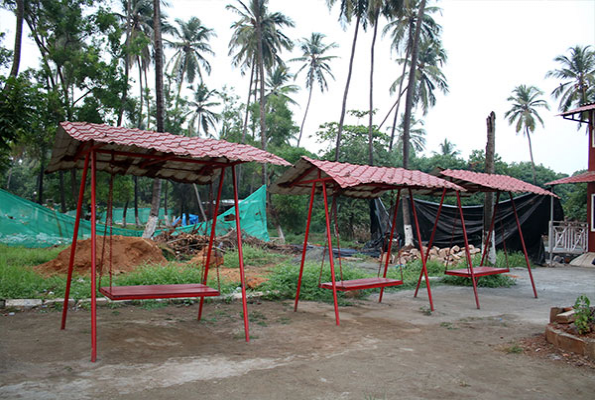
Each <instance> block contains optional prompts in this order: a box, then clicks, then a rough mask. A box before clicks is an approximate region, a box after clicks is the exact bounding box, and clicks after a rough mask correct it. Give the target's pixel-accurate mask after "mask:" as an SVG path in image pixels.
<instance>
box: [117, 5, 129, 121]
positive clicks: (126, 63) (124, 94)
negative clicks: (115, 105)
mask: <svg viewBox="0 0 595 400" xmlns="http://www.w3.org/2000/svg"><path fill="white" fill-rule="evenodd" d="M130 8H131V1H130V0H129V1H127V2H126V41H125V43H124V79H125V80H126V84H125V86H124V91H123V92H122V98H121V99H120V109H119V110H118V122H117V125H118V126H122V117H123V116H124V105H125V104H126V100H127V99H128V76H129V74H130V55H129V53H128V52H129V50H130V49H129V45H130V30H131V27H130Z"/></svg>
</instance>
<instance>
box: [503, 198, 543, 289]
mask: <svg viewBox="0 0 595 400" xmlns="http://www.w3.org/2000/svg"><path fill="white" fill-rule="evenodd" d="M508 195H509V196H510V202H511V203H512V211H514V219H515V220H516V227H517V229H518V230H519V237H520V238H521V246H523V254H524V255H525V262H526V263H527V271H529V278H530V279H531V286H533V294H534V295H535V298H537V289H535V281H533V273H532V272H531V263H530V262H529V256H528V255H527V247H526V246H525V238H524V237H523V231H522V230H521V222H520V221H519V215H518V214H517V211H516V205H515V204H514V200H513V198H512V193H511V192H508Z"/></svg>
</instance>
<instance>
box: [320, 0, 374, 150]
mask: <svg viewBox="0 0 595 400" xmlns="http://www.w3.org/2000/svg"><path fill="white" fill-rule="evenodd" d="M336 2H337V0H327V5H328V7H329V8H331V7H332V6H333V5H334V4H335V3H336ZM368 2H369V0H350V1H346V0H341V4H340V7H341V8H340V10H339V21H341V23H343V24H345V23H350V22H351V20H352V18H353V16H355V30H354V32H353V42H352V44H351V56H350V57H349V71H348V72H347V81H346V82H345V90H344V92H343V103H342V104H341V116H340V118H339V126H338V128H337V143H336V147H335V161H339V148H340V146H341V134H342V133H343V124H344V123H345V112H346V110H347V94H348V93H349V85H350V83H351V74H352V72H353V59H354V56H355V45H356V43H357V35H358V32H359V26H360V24H362V27H363V28H364V30H365V29H366V27H367V24H368V19H367V13H368V5H369V4H368Z"/></svg>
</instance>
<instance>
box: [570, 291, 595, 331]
mask: <svg viewBox="0 0 595 400" xmlns="http://www.w3.org/2000/svg"><path fill="white" fill-rule="evenodd" d="M574 315H575V317H576V319H575V321H574V325H575V326H576V329H577V330H578V333H579V334H581V335H584V334H586V333H589V332H591V325H592V324H593V323H594V322H595V321H594V317H593V313H592V311H591V301H590V300H589V298H588V297H587V296H585V295H582V296H579V297H577V299H576V302H575V303H574Z"/></svg>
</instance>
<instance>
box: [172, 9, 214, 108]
mask: <svg viewBox="0 0 595 400" xmlns="http://www.w3.org/2000/svg"><path fill="white" fill-rule="evenodd" d="M176 23H177V24H178V27H177V28H176V27H174V29H173V32H172V35H173V37H174V40H166V42H167V43H168V46H169V47H171V48H173V49H174V50H175V53H174V55H173V57H172V58H171V60H170V61H169V62H168V63H167V64H168V66H169V65H170V64H171V66H172V67H171V68H172V72H173V74H174V76H175V77H176V79H177V81H178V96H177V97H176V102H175V104H176V105H175V108H176V110H177V108H178V104H179V103H178V102H179V98H180V92H181V90H182V84H183V83H184V78H185V79H186V81H187V82H188V83H193V82H194V79H196V76H197V75H198V77H199V78H200V81H201V82H202V81H203V69H204V70H205V72H206V73H207V74H210V73H211V64H210V63H209V61H208V60H207V59H206V58H205V55H207V54H208V55H214V54H215V53H214V52H213V50H212V49H211V45H210V44H209V40H210V39H211V38H212V37H214V36H216V34H215V32H214V31H213V30H212V29H210V28H207V27H205V26H204V25H203V24H202V22H201V21H200V19H198V18H197V17H191V18H190V19H189V20H188V21H187V22H185V21H183V20H181V19H179V18H176ZM201 67H202V68H201Z"/></svg>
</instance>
